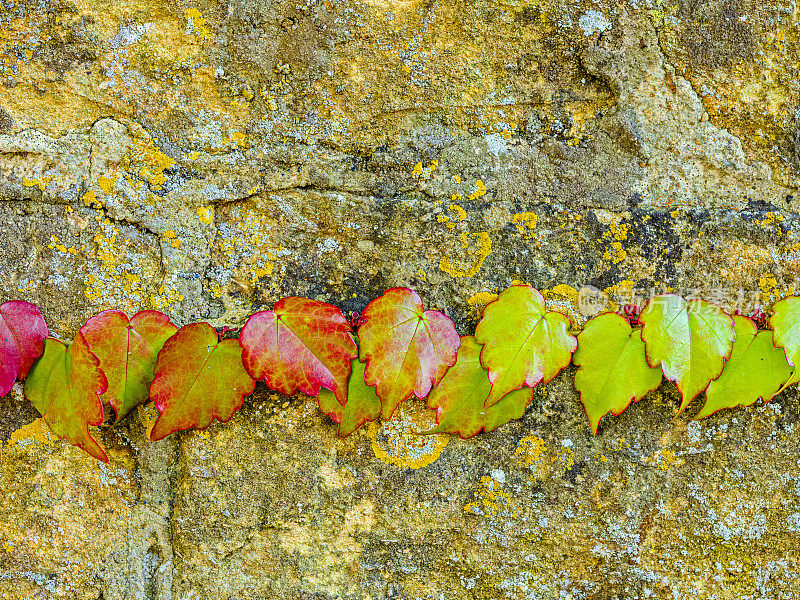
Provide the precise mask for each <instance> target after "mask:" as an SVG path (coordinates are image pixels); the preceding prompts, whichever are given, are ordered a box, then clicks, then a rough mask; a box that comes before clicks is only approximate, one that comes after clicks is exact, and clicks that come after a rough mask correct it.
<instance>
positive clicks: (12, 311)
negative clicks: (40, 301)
mask: <svg viewBox="0 0 800 600" xmlns="http://www.w3.org/2000/svg"><path fill="white" fill-rule="evenodd" d="M46 337H47V323H45V320H44V317H43V316H42V313H41V312H39V308H38V307H37V306H36V305H35V304H31V303H30V302H23V301H21V300H14V301H11V302H6V303H4V304H0V396H5V395H6V394H7V393H8V392H9V390H10V389H11V386H12V385H14V381H16V380H17V379H25V377H26V376H27V375H28V371H30V369H31V367H32V366H33V363H34V361H35V360H36V359H37V358H39V357H40V356H41V355H42V353H43V352H44V340H45V338H46Z"/></svg>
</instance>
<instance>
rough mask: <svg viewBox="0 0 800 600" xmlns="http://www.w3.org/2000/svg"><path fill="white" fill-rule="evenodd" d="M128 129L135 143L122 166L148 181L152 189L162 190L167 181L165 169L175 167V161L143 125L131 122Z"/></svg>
mask: <svg viewBox="0 0 800 600" xmlns="http://www.w3.org/2000/svg"><path fill="white" fill-rule="evenodd" d="M128 131H129V132H130V135H131V137H132V139H133V144H132V145H131V147H130V148H129V149H128V153H127V154H126V156H125V158H124V159H123V161H122V163H121V166H122V168H123V169H125V170H126V171H127V172H128V173H130V174H131V175H133V176H135V177H137V178H138V179H141V180H144V181H146V182H147V183H148V184H149V185H150V187H151V188H152V189H154V190H160V189H161V187H162V186H163V185H164V183H166V181H167V177H166V175H165V174H164V171H166V170H167V169H171V168H172V167H174V166H175V161H174V160H172V159H171V158H170V157H169V156H167V155H166V154H164V153H163V152H162V151H161V148H159V147H158V146H157V145H156V143H155V142H154V141H153V138H152V136H151V135H150V134H149V133H148V132H147V131H146V130H145V129H144V128H143V127H142V126H141V125H138V124H136V123H129V124H128Z"/></svg>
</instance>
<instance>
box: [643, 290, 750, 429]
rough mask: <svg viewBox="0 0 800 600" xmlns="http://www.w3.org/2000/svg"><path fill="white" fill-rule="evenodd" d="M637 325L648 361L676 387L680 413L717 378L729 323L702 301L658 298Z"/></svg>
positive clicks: (729, 338)
mask: <svg viewBox="0 0 800 600" xmlns="http://www.w3.org/2000/svg"><path fill="white" fill-rule="evenodd" d="M639 321H640V322H641V323H642V325H643V327H642V340H644V343H645V352H646V354H647V362H648V363H649V364H650V366H652V367H657V366H659V365H661V369H662V370H663V372H664V377H665V378H666V379H667V380H669V381H675V382H676V383H677V386H678V391H679V392H680V393H681V396H682V399H681V406H680V408H679V409H678V413H679V414H680V413H681V412H683V410H684V409H685V408H686V407H687V406H689V403H691V401H692V400H693V399H694V398H695V397H696V396H697V394H699V393H700V392H702V391H703V390H705V389H706V387H708V384H709V383H710V382H711V380H712V379H716V378H717V377H719V374H720V373H722V369H723V367H724V366H725V360H726V359H727V358H728V357H729V356H730V355H731V349H732V347H733V339H734V337H736V334H735V333H734V331H733V319H732V318H731V317H730V315H727V314H725V313H724V312H723V311H722V309H721V308H719V307H718V306H716V305H714V304H711V303H710V302H706V301H705V300H690V301H689V302H687V301H686V300H684V299H683V298H681V297H680V296H676V295H675V294H663V295H661V296H655V297H654V298H651V299H650V301H649V302H648V303H647V305H646V306H645V307H644V309H643V310H642V314H641V315H640V317H639Z"/></svg>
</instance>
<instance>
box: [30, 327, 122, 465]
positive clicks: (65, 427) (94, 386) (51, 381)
mask: <svg viewBox="0 0 800 600" xmlns="http://www.w3.org/2000/svg"><path fill="white" fill-rule="evenodd" d="M107 387H108V382H107V381H106V376H105V375H104V374H103V371H101V370H100V361H99V360H98V358H97V357H96V356H95V355H94V354H92V352H91V350H89V344H87V342H86V339H85V338H84V337H83V335H82V334H81V333H78V335H77V337H76V338H75V341H74V342H73V343H72V344H70V345H69V346H67V345H66V344H64V343H63V342H61V341H59V340H56V339H53V338H47V339H46V340H45V344H44V354H43V355H42V357H41V358H40V359H39V360H38V361H37V362H36V363H35V364H34V365H33V368H32V369H31V371H30V373H29V374H28V379H27V380H26V381H25V397H26V398H27V399H28V400H30V401H31V404H33V406H34V407H36V410H38V411H39V413H40V414H41V415H42V417H43V418H44V420H45V422H46V423H47V424H48V426H49V427H50V430H51V431H52V432H53V433H54V434H55V435H57V436H58V437H60V438H64V439H66V440H67V441H68V442H69V443H71V444H74V445H75V446H78V447H79V448H81V449H83V450H85V451H86V452H88V453H89V454H91V455H92V456H94V457H95V458H96V459H98V460H102V461H104V462H108V457H107V456H106V453H105V452H104V451H103V449H102V448H101V447H100V445H99V444H98V443H97V442H96V441H95V440H94V439H93V438H92V436H91V435H89V425H100V424H101V423H102V422H103V403H102V402H101V401H100V396H101V394H102V393H103V392H105V391H106V388H107Z"/></svg>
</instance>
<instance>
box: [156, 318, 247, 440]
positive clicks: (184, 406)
mask: <svg viewBox="0 0 800 600" xmlns="http://www.w3.org/2000/svg"><path fill="white" fill-rule="evenodd" d="M255 385H256V382H255V381H253V378H252V377H250V375H248V374H247V371H246V370H245V368H244V365H242V349H241V347H240V346H239V342H238V340H223V341H219V337H218V336H217V332H216V331H215V330H214V328H213V327H212V326H211V325H209V324H208V323H192V324H190V325H185V326H183V327H181V328H180V329H179V330H178V332H177V333H176V334H175V335H173V336H172V337H171V338H169V339H168V340H167V341H166V343H165V344H164V347H163V348H161V351H160V352H159V353H158V357H157V358H156V366H155V377H154V378H153V383H152V384H151V385H150V398H152V400H153V402H154V403H155V405H156V408H157V409H158V412H159V413H161V414H160V415H159V416H158V419H157V420H156V422H155V425H153V429H152V431H151V432H150V439H152V440H160V439H162V438H164V437H166V436H168V435H169V434H170V433H174V432H176V431H183V430H184V429H189V428H191V427H195V428H197V429H205V428H206V427H208V426H209V425H211V421H212V420H214V419H219V420H220V421H222V422H223V423H224V422H225V421H228V420H230V418H231V417H232V416H233V413H235V412H236V411H237V410H239V409H240V408H241V407H242V403H243V398H244V396H246V395H247V394H252V393H253V389H254V388H255Z"/></svg>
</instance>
